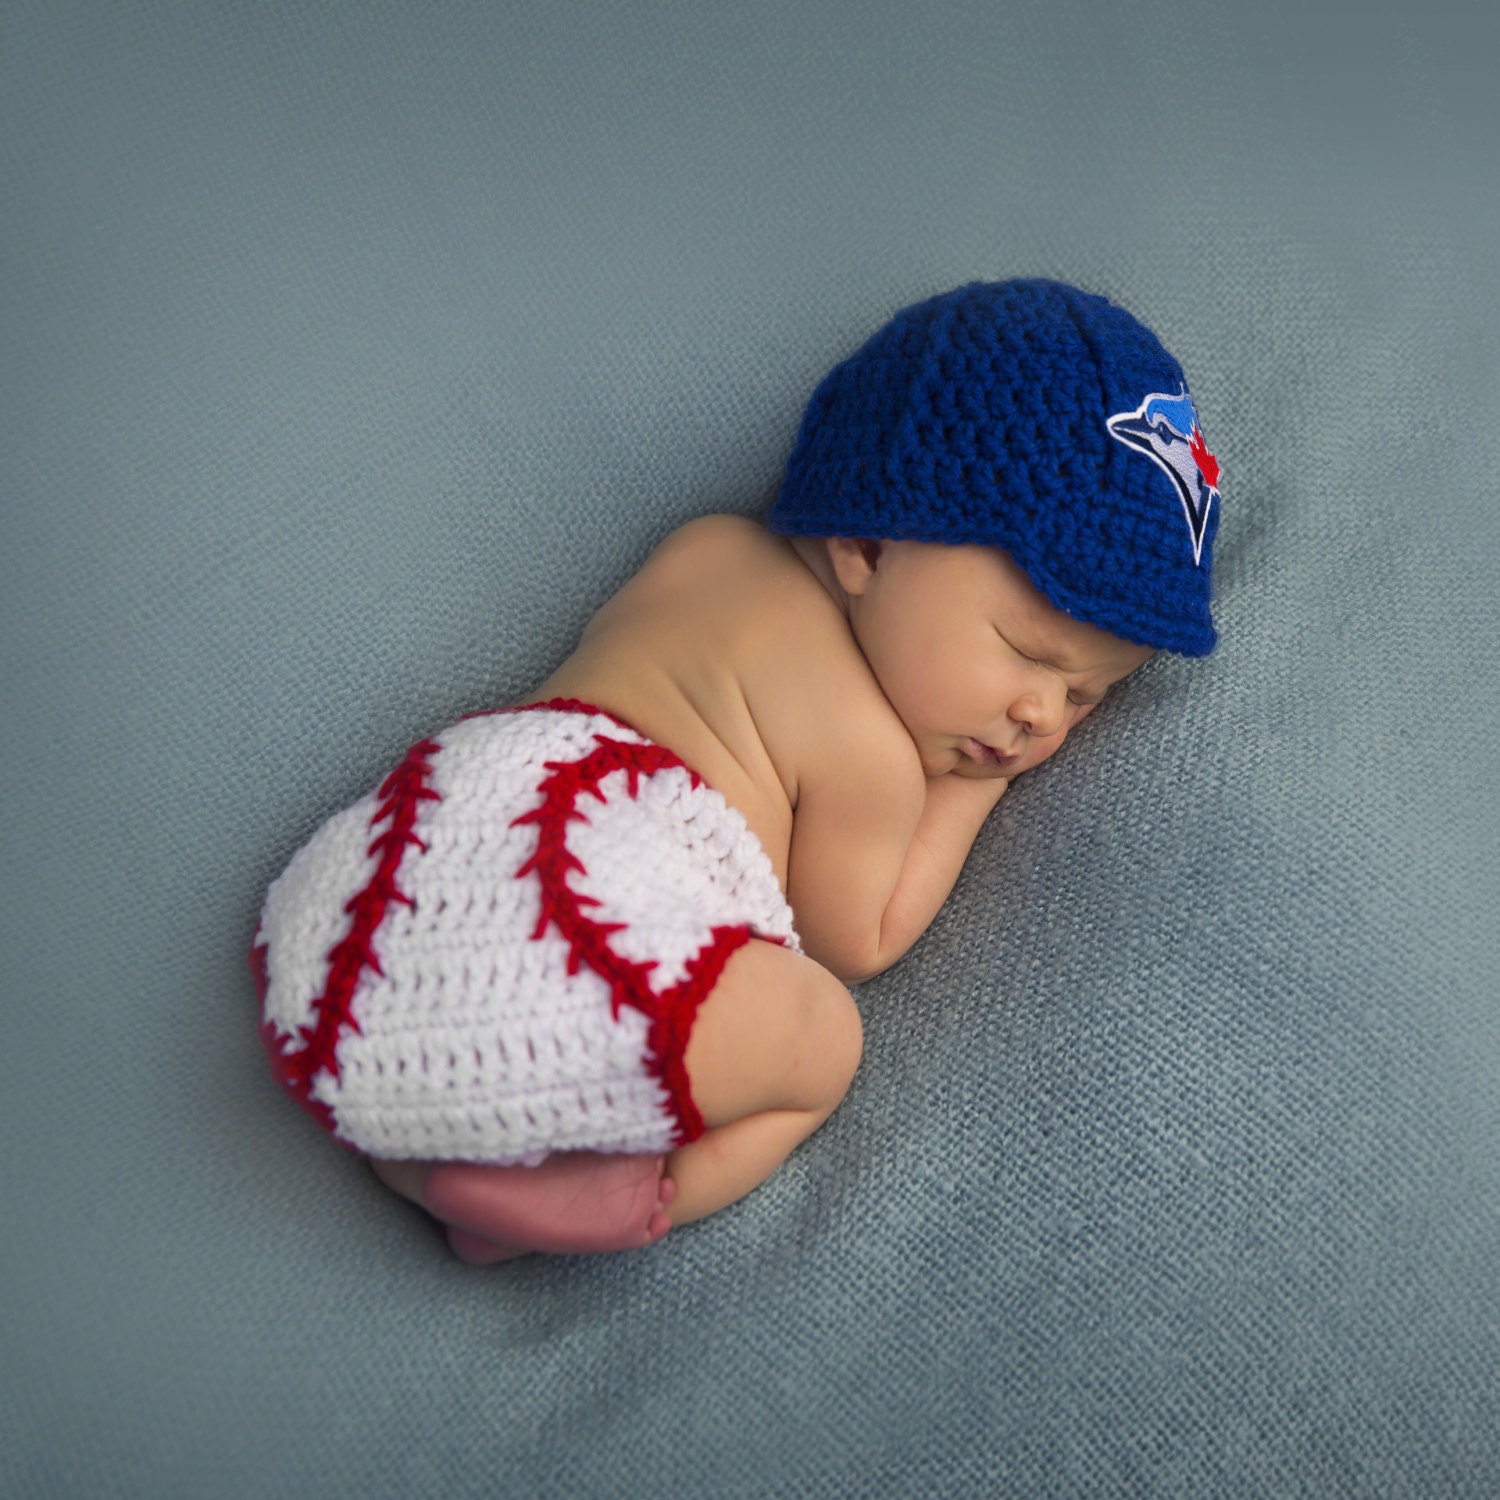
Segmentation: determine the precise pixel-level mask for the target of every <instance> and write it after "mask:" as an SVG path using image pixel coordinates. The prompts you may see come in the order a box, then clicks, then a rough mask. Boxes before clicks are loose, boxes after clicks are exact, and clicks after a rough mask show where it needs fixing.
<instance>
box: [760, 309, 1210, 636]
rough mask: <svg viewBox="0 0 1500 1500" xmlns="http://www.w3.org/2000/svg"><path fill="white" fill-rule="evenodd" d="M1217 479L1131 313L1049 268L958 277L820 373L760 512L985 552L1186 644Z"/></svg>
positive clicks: (1057, 595)
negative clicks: (1011, 277) (1041, 273)
mask: <svg viewBox="0 0 1500 1500" xmlns="http://www.w3.org/2000/svg"><path fill="white" fill-rule="evenodd" d="M1218 485H1219V466H1218V464H1217V462H1216V461H1215V459H1214V456H1213V455H1212V454H1211V453H1210V452H1209V451H1208V446H1207V444H1206V443H1205V442H1204V439H1203V433H1202V430H1201V429H1200V427H1199V425H1198V416H1197V412H1196V410H1195V408H1194V406H1193V402H1192V398H1191V397H1190V396H1189V395H1188V391H1187V383H1186V381H1185V380H1184V378H1183V374H1182V366H1181V365H1179V364H1178V363H1177V361H1176V360H1175V359H1173V358H1172V356H1171V355H1170V354H1168V353H1167V351H1166V350H1165V349H1164V348H1162V346H1161V343H1160V341H1159V340H1158V339H1157V337H1156V335H1155V334H1154V333H1152V332H1151V330H1150V329H1149V328H1147V327H1145V325H1144V324H1142V323H1140V322H1139V321H1137V319H1135V318H1133V317H1132V316H1131V315H1130V314H1129V313H1128V312H1126V311H1125V310H1124V309H1123V308H1119V307H1116V306H1115V305H1114V304H1113V303H1111V302H1109V301H1108V300H1107V299H1106V298H1104V297H1096V296H1094V295H1092V294H1090V293H1088V292H1082V291H1079V290H1078V289H1077V288H1076V287H1071V286H1065V285H1063V284H1062V283H1061V282H1056V281H998V282H974V283H972V284H970V285H968V286H962V287H959V288H958V289H957V290H956V291H952V292H947V293H945V294H944V295H942V296H940V297H932V298H930V299H928V300H927V301H925V302H919V303H917V304H915V305H914V306H912V307H908V308H906V309H904V310H903V311H902V312H899V313H897V314H896V316H895V317H894V318H892V319H891V321H890V322H889V323H887V324H886V325H885V327H884V328H882V329H881V330H880V331H879V332H878V333H876V334H875V336H874V337H873V338H871V339H870V340H869V342H868V343H866V344H865V345H864V346H863V347H862V348H861V349H859V350H858V351H857V352H856V353H854V354H853V355H851V356H850V357H849V358H848V359H846V360H844V361H843V362H842V363H841V364H839V365H836V366H835V367H834V368H833V369H832V370H831V371H830V372H829V373H828V375H827V376H825V377H824V379H823V381H822V383H821V384H820V385H819V386H818V388H817V390H815V391H814V392H813V396H812V400H811V401H810V402H809V403H808V407H807V411H806V412H805V413H804V415H803V418H802V426H801V429H800V431H799V432H798V434H797V442H796V446H795V447H794V448H793V450H792V456H791V458H790V459H789V460H788V461H787V467H786V476H785V478H784V480H783V482H782V486H781V493H780V494H779V495H778V497H777V499H776V502H775V504H774V505H773V506H772V508H771V511H770V513H769V515H768V516H767V518H766V524H767V525H768V526H769V527H770V528H771V530H773V531H779V532H782V533H783V534H786V535H804V536H851V537H871V538H875V539H883V540H913V541H925V542H946V543H950V544H963V543H981V544H986V545H990V546H995V547H1002V548H1004V550H1005V551H1006V552H1008V553H1009V554H1010V555H1011V556H1012V557H1013V558H1014V559H1015V560H1016V562H1017V563H1019V564H1020V565H1021V567H1022V568H1024V569H1025V570H1026V572H1027V574H1028V575H1029V576H1030V578H1031V580H1032V582H1033V583H1035V584H1036V586H1037V587H1038V588H1039V589H1040V590H1041V591H1042V593H1043V594H1045V595H1046V596H1047V598H1048V599H1049V600H1050V601H1051V602H1052V603H1053V604H1054V605H1055V606H1056V607H1057V608H1058V609H1060V610H1062V611H1063V612H1064V613H1066V614H1069V615H1072V616H1073V617H1074V618H1075V619H1079V620H1085V621H1087V622H1088V623H1089V624H1091V625H1097V626H1099V627H1100V628H1101V629H1104V630H1107V631H1109V632H1110V633H1111V634H1112V635H1116V636H1120V637H1122V638H1123V639H1125V640H1129V641H1135V642H1138V643H1139V644H1141V645H1145V646H1154V647H1157V648H1160V649H1165V650H1168V651H1176V652H1179V653H1180V654H1182V655H1184V656H1206V655H1207V654H1208V653H1209V652H1210V651H1212V650H1213V648H1214V645H1215V643H1216V641H1217V639H1218V636H1217V632H1216V631H1215V630H1214V623H1213V618H1212V616H1211V614H1210V612H1209V585H1210V565H1211V561H1212V556H1213V543H1214V534H1215V532H1216V531H1217V530H1218V525H1219V505H1218V498H1219V488H1218Z"/></svg>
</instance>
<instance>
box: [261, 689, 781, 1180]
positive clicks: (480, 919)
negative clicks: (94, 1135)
mask: <svg viewBox="0 0 1500 1500" xmlns="http://www.w3.org/2000/svg"><path fill="white" fill-rule="evenodd" d="M752 935H756V936H762V937H767V938H771V939H774V940H775V941H778V942H783V943H787V944H789V945H791V946H793V947H796V945H797V940H796V935H795V933H794V931H793V927H792V915H791V909H790V908H789V907H788V906H787V904H786V900H785V898H784V897H783V895H782V893H781V887H780V885H779V883H778V881H777V879H776V874H775V871H774V870H773V869H772V868H771V862H770V860H769V858H768V857H767V855H766V853H765V851H764V850H763V849H762V848H761V846H760V844H759V843H758V841H757V840H756V838H755V836H754V835H753V834H752V833H751V832H750V830H749V828H748V827H747V826H746V824H745V820H744V819H743V817H741V816H740V814H739V813H738V812H736V811H735V810H734V809H733V808H731V807H730V806H729V805H728V804H727V803H726V802H725V801H724V799H723V797H721V796H720V795H719V794H718V793H717V792H715V791H714V790H712V789H711V788H710V787H708V786H706V785H705V784H704V783H703V781H702V780H701V779H700V778H699V777H698V776H697V775H696V774H695V773H694V772H692V771H691V770H689V769H688V768H687V767H686V766H684V765H683V763H682V762H681V760H679V759H678V758H677V756H675V755H673V754H672V753H671V752H670V751H668V750H665V749H663V748H662V747H661V746H659V745H654V744H652V743H651V742H650V741H649V740H647V739H645V738H644V737H643V736H641V735H639V734H637V733H636V732H635V731H634V730H632V729H629V728H627V727H626V726H624V725H622V724H621V723H620V722H619V721H618V720H615V719H613V718H611V717H610V716H609V715H607V714H603V713H600V712H599V711H598V710H596V709H592V708H588V707H587V706H585V705H581V704H572V703H566V704H563V703H556V704H549V705H546V706H544V707H534V708H531V709H527V710H525V711H519V712H516V711H501V712H498V713H495V714H487V715H479V716H476V717H474V718H470V719H466V720H463V721H462V722H460V723H458V724H455V725H454V726H453V727H452V728H450V729H447V730H445V731H444V732H443V733H441V734H439V735H436V736H434V737H432V738H430V739H425V740H423V741H421V742H420V743H419V744H417V745H415V746H413V747H412V749H411V751H410V752H409V753H408V754H407V756H406V758H405V759H404V760H403V761H402V763H401V764H400V765H399V766H398V767H397V768H396V769H395V770H394V771H392V772H391V774H390V776H388V777H387V778H386V780H385V781H384V782H383V783H382V784H381V786H380V788H379V790H378V791H376V792H374V793H372V794H371V795H369V796H367V797H364V798H362V799H360V801H358V802H356V803H355V804H354V805H353V806H352V807H349V808H347V809H345V810H344V811H343V812H341V813H338V814H336V815H335V816H334V817H332V818H330V819H329V820H328V821H327V822H326V823H325V824H324V825H323V826H322V828H320V829H319V831H318V832H317V833H316V834H315V835H314V836H313V838H312V839H311V840H310V841H309V842H308V843H307V844H306V845H305V846H304V847H303V848H302V849H301V850H300V851H299V852H298V853H297V854H296V855H295V856H294V858H293V859H292V861H291V863H290V864H289V865H288V867H287V869H286V871H285V873H284V874H283V875H281V876H280V877H279V878H278V879H277V880H276V881H275V882H274V883H273V885H272V886H271V888H270V890H269V892H268V893H267V896H266V903H265V908H264V911H263V913H262V917H261V923H260V928H259V931H258V933H257V935H256V941H255V944H254V946H253V948H252V950H251V957H252V967H253V968H254V970H255V972H256V975H257V979H258V982H259V986H260V989H261V992H262V1011H263V1018H264V1019H263V1026H262V1037H263V1040H264V1041H265V1044H266V1047H267V1050H268V1052H269V1054H270V1056H271V1061H272V1069H273V1071H274V1072H275V1074H276V1076H277V1077H278V1079H279V1080H280V1081H281V1083H282V1084H283V1086H284V1087H285V1088H286V1089H287V1091H288V1092H289V1093H290V1094H292V1096H293V1097H294V1098H296V1099H298V1100H299V1102H301V1103H302V1104H303V1105H304V1106H306V1107H307V1108H308V1110H309V1111H310V1112H311V1113H312V1114H313V1116H314V1117H315V1118H316V1119H318V1120H319V1122H320V1123H321V1124H323V1125H324V1126H325V1127H326V1128H327V1129H329V1130H331V1131H333V1132H334V1133H335V1134H336V1135H337V1136H338V1137H339V1138H340V1139H341V1140H343V1141H345V1142H347V1143H348V1144H349V1145H351V1146H354V1147H356V1148H358V1149H359V1150H361V1151H365V1152H368V1153H369V1154H371V1155H373V1156H381V1157H390V1158H403V1157H429V1158H442V1159H445V1160H473V1161H494V1162H516V1161H526V1162H531V1163H535V1162H537V1161H540V1160H541V1159H542V1158H543V1157H545V1156H546V1155H547V1154H548V1152H550V1151H555V1150H584V1149H589V1150H600V1151H642V1152H649V1151H661V1150H665V1149H667V1148H668V1147H670V1146H673V1145H677V1144H681V1143H683V1142H685V1141H689V1140H693V1139H695V1138H696V1137H697V1136H698V1135H700V1134H702V1131H703V1122H702V1117H701V1115H700V1114H699V1112H698V1110H697V1107H696V1105H695V1104H694V1102H693V1099H692V1091H691V1086H690V1082H689V1079H688V1077H687V1072H686V1067H685V1063H684V1054H685V1051H686V1048H687V1042H688V1038H689V1035H690V1034H691V1031H692V1023H693V1019H694V1016H695V1015H696V1012H697V1008H698V1006H699V1005H700V1004H701V1003H702V1001H703V1000H704V999H705V998H706V996H707V995H708V994H709V992H710V991H711V990H712V988H713V985H714V983H715V981H716V980H717V978H718V976H719V974H720V972H721V971H722V969H723V966H724V964H725V962H726V961H727V960H728V959H729V957H730V956H731V955H732V954H733V953H734V952H735V951H736V950H737V949H738V948H739V947H741V946H742V945H743V944H744V943H745V942H746V941H748V940H749V938H750V937H751V936H752Z"/></svg>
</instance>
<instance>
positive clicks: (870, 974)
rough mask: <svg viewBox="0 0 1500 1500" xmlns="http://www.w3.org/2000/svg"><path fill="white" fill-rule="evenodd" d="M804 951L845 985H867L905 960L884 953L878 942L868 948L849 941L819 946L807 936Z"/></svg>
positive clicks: (826, 942) (832, 942)
mask: <svg viewBox="0 0 1500 1500" xmlns="http://www.w3.org/2000/svg"><path fill="white" fill-rule="evenodd" d="M802 947H803V951H804V952H806V954H807V955H808V957H809V958H815V959H816V960H817V961H818V962H819V963H820V964H822V965H823V967H824V968H825V969H827V970H828V971H829V972H830V973H831V974H833V975H834V977H835V978H837V979H838V980H840V981H841V982H842V983H844V984H863V983H864V982H865V981H866V980H867V979H873V978H875V976H876V975H877V974H883V973H884V972H885V971H886V970H887V969H888V968H890V966H891V965H892V964H893V963H895V962H896V960H897V959H898V958H900V957H901V954H900V953H882V952H881V951H880V945H879V943H878V941H877V942H876V943H874V944H873V945H867V944H860V943H856V942H851V941H850V940H849V939H848V938H847V937H845V938H844V939H843V940H842V941H837V940H835V941H823V942H819V941H817V940H815V939H811V938H809V937H808V936H807V934H806V933H804V934H803V936H802Z"/></svg>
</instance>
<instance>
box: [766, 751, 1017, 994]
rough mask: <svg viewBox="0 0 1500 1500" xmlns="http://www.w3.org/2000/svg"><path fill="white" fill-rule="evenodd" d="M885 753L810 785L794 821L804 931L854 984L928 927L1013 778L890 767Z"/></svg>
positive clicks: (795, 896)
mask: <svg viewBox="0 0 1500 1500" xmlns="http://www.w3.org/2000/svg"><path fill="white" fill-rule="evenodd" d="M880 759H881V758H880V757H874V758H873V759H872V763H871V764H870V765H867V766H866V767H864V768H862V769H863V771H864V774H863V775H859V774H843V775H833V776H829V777H827V778H825V779H823V780H822V781H817V780H814V781H812V782H811V783H810V784H806V785H804V786H803V788H802V790H801V795H800V796H799V799H798V803H797V809H796V815H795V819H794V822H793V827H792V846H791V855H790V859H789V863H788V872H787V893H788V898H789V899H790V901H791V903H792V909H793V910H794V911H795V912H796V913H797V928H798V932H799V933H800V935H801V938H802V942H803V946H804V947H805V949H806V950H807V952H808V953H809V954H810V955H811V956H812V957H814V958H816V959H817V960H818V961H819V962H820V963H822V964H824V965H825V966H826V967H827V968H829V969H831V970H832V971H833V972H834V973H835V974H837V975H838V977H839V978H840V979H842V980H844V982H845V983H847V984H857V983H859V982H860V981H861V980H865V979H869V978H871V977H872V976H873V975H876V974H879V973H880V972H881V971H882V970H884V969H887V968H889V967H890V966H891V965H892V964H893V963H895V962H896V960H897V959H898V958H900V957H901V956H902V955H903V954H904V953H905V952H906V950H907V949H908V948H910V947H911V945H912V944H913V943H914V942H915V941H916V940H917V938H919V937H920V936H921V935H922V933H923V932H925V931H926V930H927V927H928V925H929V924H930V923H931V921H932V919H933V917H935V916H936V915H937V912H938V908H939V907H940V906H942V904H943V902H944V901H945V900H946V899H947V897H948V893H949V892H950V891H951V890H952V889H953V884H954V882H955V881H956V880H957V879H958V873H959V871H960V870H961V869H962V868H963V863H964V859H965V858H966V857H967V855H968V852H969V848H970V846H971V845H972V844H973V842H974V838H975V836H976V835H977V834H978V832H979V830H980V828H981V826H982V825H983V823H984V820H985V818H986V817H988V816H989V813H990V811H991V809H992V808H993V807H994V806H995V804H996V802H998V801H999V800H1000V797H1001V794H1002V793H1003V792H1004V791H1005V787H1006V783H1005V781H1003V780H1000V779H998V778H997V779H969V778H965V777H960V776H952V775H949V776H938V777H933V778H931V779H928V778H925V777H923V776H922V775H921V774H920V772H919V771H917V770H915V769H914V768H910V767H908V766H905V765H902V766H901V767H900V770H899V772H898V771H897V770H896V768H895V767H893V766H890V765H887V766H886V767H885V768H884V769H883V770H882V768H881V767H880V765H879V761H880ZM902 773H904V774H902Z"/></svg>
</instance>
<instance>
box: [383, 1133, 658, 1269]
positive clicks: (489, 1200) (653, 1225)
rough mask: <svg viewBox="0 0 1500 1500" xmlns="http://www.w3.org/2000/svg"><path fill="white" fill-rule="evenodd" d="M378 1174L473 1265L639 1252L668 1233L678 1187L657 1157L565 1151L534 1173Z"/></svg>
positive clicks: (396, 1164)
mask: <svg viewBox="0 0 1500 1500" xmlns="http://www.w3.org/2000/svg"><path fill="white" fill-rule="evenodd" d="M371 1166H373V1167H374V1169H375V1175H376V1176H377V1177H379V1178H380V1180H381V1181H382V1182H383V1183H385V1185H386V1186H387V1187H389V1188H391V1189H392V1190H393V1191H394V1192H397V1193H399V1194H400V1195H401V1196H402V1197H403V1198H409V1199H410V1200H411V1201H412V1202H413V1203H415V1204H417V1205H418V1206H419V1207H421V1208H424V1209H426V1210H427V1212H428V1213H430V1214H431V1215H432V1216H433V1217H434V1218H435V1219H437V1220H438V1221H439V1222H440V1223H442V1224H445V1225H446V1226H447V1229H448V1243H449V1245H450V1246H451V1247H452V1250H453V1253H454V1254H455V1255H457V1256H458V1258H459V1259H460V1260H464V1261H467V1262H469V1264H470V1265H488V1264H490V1263H491V1262H493V1261H499V1260H513V1259H515V1257H517V1256H519V1255H525V1254H527V1253H528V1252H530V1251H533V1250H539V1251H544V1252H548V1253H551V1254H554V1255H575V1254H591V1253H594V1252H598V1251H604V1250H636V1249H640V1248H641V1247H643V1246H645V1245H651V1244H654V1243H655V1242H656V1241H657V1240H659V1239H660V1238H661V1237H662V1236H663V1235H664V1234H666V1232H667V1230H668V1229H670V1228H671V1220H669V1219H668V1218H667V1214H666V1209H667V1206H668V1204H670V1203H671V1201H672V1199H673V1197H674V1196H675V1194H676V1191H677V1189H676V1185H675V1184H674V1183H673V1182H672V1180H671V1178H669V1177H666V1176H664V1175H663V1174H664V1172H665V1170H666V1158H665V1157H662V1156H624V1155H620V1154H618V1153H616V1154H605V1153H602V1152H595V1151H565V1152H558V1153H556V1154H555V1155H553V1156H549V1157H548V1158H547V1159H546V1160H545V1161H544V1162H542V1164H541V1165H540V1166H537V1167H523V1166H512V1167H496V1166H488V1165H486V1164H485V1163H483V1162H453V1161H449V1162H417V1161H372V1162H371Z"/></svg>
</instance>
